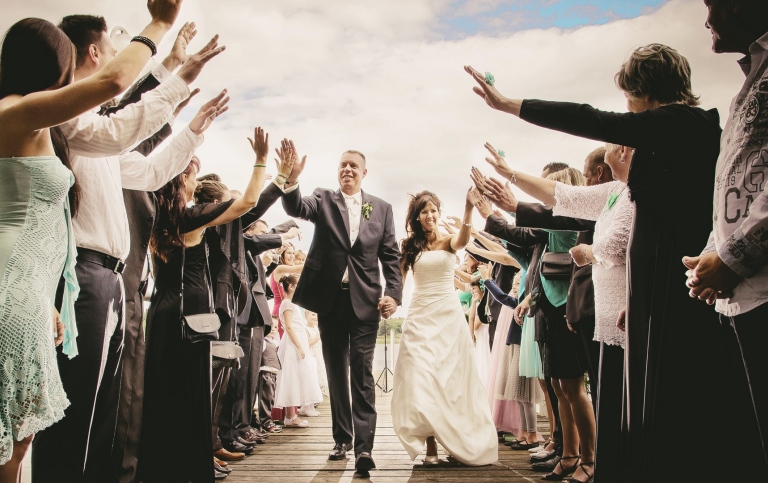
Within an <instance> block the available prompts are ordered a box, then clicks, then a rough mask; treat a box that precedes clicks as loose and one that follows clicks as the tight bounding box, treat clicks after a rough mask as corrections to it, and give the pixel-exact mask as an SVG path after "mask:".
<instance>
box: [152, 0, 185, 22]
mask: <svg viewBox="0 0 768 483" xmlns="http://www.w3.org/2000/svg"><path fill="white" fill-rule="evenodd" d="M181 2H182V0H147V10H149V14H150V15H151V16H152V21H153V22H155V23H160V24H164V25H165V26H166V27H167V28H169V29H170V28H171V26H172V25H173V23H174V22H175V21H176V17H178V16H179V10H181Z"/></svg>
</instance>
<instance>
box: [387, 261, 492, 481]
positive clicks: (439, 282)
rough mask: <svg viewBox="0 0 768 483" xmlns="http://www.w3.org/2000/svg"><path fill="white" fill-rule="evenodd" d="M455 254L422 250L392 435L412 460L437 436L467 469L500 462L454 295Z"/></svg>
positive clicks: (396, 388)
mask: <svg viewBox="0 0 768 483" xmlns="http://www.w3.org/2000/svg"><path fill="white" fill-rule="evenodd" d="M455 260H456V256H455V255H454V254H452V253H450V252H447V251H444V250H436V251H427V252H422V253H421V255H420V256H419V257H418V258H417V259H416V263H414V265H413V276H414V291H413V298H412V300H411V304H410V308H409V309H408V317H407V319H406V321H405V323H404V324H403V335H402V337H401V339H400V350H399V352H398V359H397V364H396V365H395V373H394V390H393V393H392V423H393V425H394V429H395V434H397V437H398V438H399V439H400V442H401V443H402V444H403V446H404V447H405V449H406V451H408V454H409V455H410V456H411V459H412V460H413V459H415V458H416V456H418V455H419V454H420V453H421V452H422V451H423V450H424V447H425V441H426V439H427V437H428V436H434V437H435V439H437V441H438V442H439V443H440V444H441V445H442V446H443V448H445V450H446V452H448V454H450V455H453V457H454V458H456V459H457V460H458V461H460V462H461V463H464V464H466V465H473V466H476V465H487V464H491V463H494V462H496V461H498V459H499V447H498V436H497V434H496V427H495V426H494V424H493V419H492V417H491V409H490V407H489V405H488V399H487V397H486V395H485V390H484V389H483V385H482V383H481V382H480V377H479V375H478V371H477V366H476V363H475V354H474V347H473V344H472V337H471V335H470V333H469V327H467V321H466V319H465V318H464V312H463V311H462V309H461V303H460V302H459V299H458V298H457V297H456V292H455V289H454V285H453V273H454V267H455Z"/></svg>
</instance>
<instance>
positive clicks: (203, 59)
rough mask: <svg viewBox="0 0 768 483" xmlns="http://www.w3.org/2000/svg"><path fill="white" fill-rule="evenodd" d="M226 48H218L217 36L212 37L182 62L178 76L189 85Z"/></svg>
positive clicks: (223, 46)
mask: <svg viewBox="0 0 768 483" xmlns="http://www.w3.org/2000/svg"><path fill="white" fill-rule="evenodd" d="M156 1H157V0H156ZM226 48H227V47H226V46H225V45H222V46H221V47H219V34H216V35H214V36H213V38H212V39H211V40H209V41H208V43H207V44H205V47H203V48H202V49H200V51H199V52H197V53H196V54H194V55H191V56H190V57H189V58H188V59H187V61H186V62H184V65H182V66H181V69H179V73H178V76H179V77H181V79H182V80H183V81H184V82H186V83H187V84H191V83H192V82H194V81H195V79H197V76H198V75H200V72H201V71H202V70H203V67H205V65H206V64H207V63H208V61H209V60H211V59H213V58H214V57H216V56H217V55H219V54H220V53H222V52H224V50H225V49H226Z"/></svg>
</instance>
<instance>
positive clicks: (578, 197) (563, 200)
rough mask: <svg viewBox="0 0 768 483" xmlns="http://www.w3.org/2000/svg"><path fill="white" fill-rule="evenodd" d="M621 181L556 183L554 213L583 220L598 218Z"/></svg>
mask: <svg viewBox="0 0 768 483" xmlns="http://www.w3.org/2000/svg"><path fill="white" fill-rule="evenodd" d="M617 183H620V182H619V181H611V182H610V183H602V184H598V185H594V186H571V185H567V184H565V183H560V182H558V183H557V184H556V185H555V200H556V201H557V202H556V203H555V206H554V208H553V209H552V214H553V215H555V216H568V217H570V218H580V219H582V220H593V221H594V220H597V218H598V217H599V216H600V213H602V211H603V208H604V207H605V204H606V202H607V201H608V197H609V196H610V194H611V192H613V191H614V189H616V186H617Z"/></svg>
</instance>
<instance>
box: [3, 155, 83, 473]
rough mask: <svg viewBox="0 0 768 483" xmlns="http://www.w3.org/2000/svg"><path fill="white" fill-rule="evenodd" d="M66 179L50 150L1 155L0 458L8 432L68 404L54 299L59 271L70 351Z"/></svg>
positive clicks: (10, 437) (71, 283)
mask: <svg viewBox="0 0 768 483" xmlns="http://www.w3.org/2000/svg"><path fill="white" fill-rule="evenodd" d="M72 183H74V176H73V175H72V173H71V172H70V171H69V170H68V169H67V168H66V167H65V166H64V165H63V164H62V163H61V161H60V160H59V158H57V157H55V156H38V157H27V158H0V274H2V278H0V398H1V401H2V404H1V405H0V464H4V463H6V462H7V461H8V460H9V459H10V457H11V455H12V453H13V442H14V441H15V440H21V439H23V438H25V437H27V436H29V435H31V434H34V433H36V432H38V431H41V430H42V429H45V428H47V427H48V426H50V425H51V424H53V423H55V422H56V421H58V420H59V419H61V418H62V417H64V409H65V408H66V407H67V406H68V405H69V400H68V399H67V396H66V394H65V393H64V388H63V387H62V384H61V379H60V377H59V369H58V365H57V363H56V349H55V346H54V332H53V305H54V298H55V295H56V287H57V285H58V282H59V280H60V279H61V277H62V275H64V278H65V280H66V286H65V291H64V299H63V304H62V307H61V316H62V321H63V322H64V325H65V328H66V335H65V340H64V344H63V351H64V353H65V354H67V355H69V356H70V357H74V356H75V355H76V354H77V346H76V343H75V337H76V336H77V332H76V331H77V328H76V326H75V323H74V301H75V299H76V298H77V292H78V285H77V279H76V278H75V274H74V266H75V259H76V255H77V254H76V250H75V244H74V237H73V233H72V223H71V218H70V212H69V200H68V196H67V193H68V191H69V188H70V186H71V185H72Z"/></svg>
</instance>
